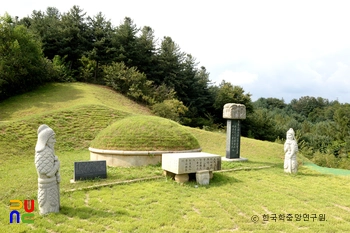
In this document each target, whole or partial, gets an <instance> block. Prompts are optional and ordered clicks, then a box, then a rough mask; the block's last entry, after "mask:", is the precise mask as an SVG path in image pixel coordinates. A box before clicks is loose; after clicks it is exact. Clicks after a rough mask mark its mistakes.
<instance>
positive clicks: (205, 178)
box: [196, 170, 210, 185]
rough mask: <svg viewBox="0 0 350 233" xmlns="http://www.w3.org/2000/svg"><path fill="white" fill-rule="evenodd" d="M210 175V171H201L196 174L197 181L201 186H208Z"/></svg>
mask: <svg viewBox="0 0 350 233" xmlns="http://www.w3.org/2000/svg"><path fill="white" fill-rule="evenodd" d="M209 180H210V174H209V171H208V170H201V171H197V172H196V181H197V183H198V184H200V185H208V184H209Z"/></svg>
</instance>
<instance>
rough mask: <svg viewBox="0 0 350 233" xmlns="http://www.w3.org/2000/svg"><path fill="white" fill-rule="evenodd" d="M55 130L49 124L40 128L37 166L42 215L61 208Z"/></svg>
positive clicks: (36, 158)
mask: <svg viewBox="0 0 350 233" xmlns="http://www.w3.org/2000/svg"><path fill="white" fill-rule="evenodd" d="M55 143H56V139H55V132H54V131H53V130H52V129H51V128H50V127H49V126H47V125H40V126H39V128H38V141H37V143H36V146H35V167H36V170H37V172H38V177H39V178H38V204H39V211H40V214H41V215H44V214H48V213H57V212H59V208H60V188H59V183H60V173H59V168H60V162H59V161H58V158H57V156H55V151H54V144H55Z"/></svg>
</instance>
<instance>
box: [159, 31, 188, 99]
mask: <svg viewBox="0 0 350 233" xmlns="http://www.w3.org/2000/svg"><path fill="white" fill-rule="evenodd" d="M185 56H186V54H185V53H183V52H181V51H180V47H179V46H178V45H177V44H176V43H175V42H174V41H173V40H172V39H171V37H164V38H163V40H162V42H161V45H160V48H159V50H158V54H157V60H158V62H159V76H157V77H154V78H152V80H153V81H154V83H155V85H160V84H162V83H165V85H167V86H168V87H170V88H173V89H174V90H175V91H176V93H177V94H178V95H179V92H182V90H181V88H182V87H183V84H182V81H183V79H182V77H181V75H182V73H181V72H182V70H183V65H182V64H183V62H184V60H185ZM180 95H181V94H180Z"/></svg>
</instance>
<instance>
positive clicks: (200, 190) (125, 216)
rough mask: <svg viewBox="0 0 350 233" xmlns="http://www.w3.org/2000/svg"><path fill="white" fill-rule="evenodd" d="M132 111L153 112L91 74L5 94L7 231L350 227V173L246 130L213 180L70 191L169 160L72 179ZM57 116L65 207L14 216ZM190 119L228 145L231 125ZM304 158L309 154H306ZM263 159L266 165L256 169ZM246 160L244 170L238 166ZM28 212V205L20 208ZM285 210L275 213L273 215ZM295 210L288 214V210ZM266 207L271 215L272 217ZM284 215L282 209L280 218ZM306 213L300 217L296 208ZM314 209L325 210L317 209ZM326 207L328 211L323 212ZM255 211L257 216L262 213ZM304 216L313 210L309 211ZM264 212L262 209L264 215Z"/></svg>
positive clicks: (1, 176)
mask: <svg viewBox="0 0 350 233" xmlns="http://www.w3.org/2000/svg"><path fill="white" fill-rule="evenodd" d="M131 115H150V112H149V110H148V109H147V108H145V107H142V106H140V105H137V104H136V103H134V102H132V101H130V100H128V99H126V98H125V97H123V96H121V95H119V94H117V93H114V92H113V91H111V90H109V89H107V88H104V87H101V86H96V85H88V84H82V83H73V84H49V85H47V86H45V87H43V88H39V89H38V90H36V91H34V92H31V93H28V94H25V95H22V96H18V97H14V98H11V99H9V100H7V101H4V102H2V103H0V118H1V121H2V122H1V123H0V216H1V220H0V231H2V232H266V231H269V232H346V231H349V230H350V226H349V225H350V223H349V222H350V194H349V187H350V178H349V176H333V175H325V174H320V173H317V172H315V171H312V170H309V169H308V168H306V167H303V166H301V167H300V169H299V172H298V174H297V175H288V174H284V172H283V158H284V155H283V145H280V144H277V143H271V142H263V141H257V140H253V139H248V138H242V141H241V156H242V157H246V158H248V159H249V161H248V162H244V163H227V162H223V164H222V167H223V169H235V170H232V171H229V172H224V173H215V174H214V178H213V180H211V182H210V185H209V186H205V187H202V186H199V187H198V186H196V184H195V182H189V183H187V184H185V185H179V184H177V183H175V182H174V181H172V180H170V179H167V178H160V179H157V180H153V181H144V182H137V183H131V184H125V185H114V186H113V185H109V186H107V187H103V188H97V189H87V190H85V191H70V190H71V189H74V188H86V187H88V186H91V185H99V184H108V183H112V182H116V181H123V180H129V179H136V178H144V177H153V176H160V175H161V173H162V170H161V166H160V165H158V166H145V167H139V168H110V167H109V168H108V179H105V180H98V179H97V180H93V181H86V182H79V183H76V184H71V183H70V182H69V180H70V179H72V177H73V164H74V161H81V160H89V152H88V150H87V148H88V146H89V144H90V142H91V140H92V139H93V138H94V137H95V136H96V135H97V134H98V132H100V131H101V130H102V129H104V128H105V127H107V126H108V125H111V124H112V123H113V122H116V121H118V120H121V119H125V118H126V117H129V116H131ZM42 123H45V124H48V125H49V126H50V127H52V128H53V129H54V130H55V132H56V134H57V137H56V138H57V144H56V146H55V149H56V155H57V156H58V157H59V159H60V162H61V168H60V173H61V184H60V188H61V206H62V209H61V211H60V213H58V214H50V215H48V216H40V215H39V214H38V206H37V202H35V204H36V206H35V222H34V223H33V224H23V223H20V224H9V213H10V210H9V200H11V199H19V200H24V199H35V201H36V195H37V174H36V170H35V166H34V147H35V143H36V137H37V135H36V130H37V127H38V126H39V125H40V124H42ZM186 129H187V130H188V131H189V132H190V133H192V135H194V136H195V137H196V138H197V140H198V142H199V144H200V146H201V147H202V149H203V151H205V152H209V153H215V154H219V155H222V156H224V155H225V147H226V145H225V143H226V135H225V134H222V133H214V132H206V131H203V130H199V129H192V128H188V127H186ZM299 162H300V163H302V159H300V157H299ZM259 167H264V168H263V169H255V168H259ZM238 169H241V170H238ZM20 212H21V213H23V210H22V211H20ZM273 214H276V216H277V219H276V221H275V220H273V219H271V217H273ZM287 214H291V215H293V219H292V220H291V221H288V220H287V218H286V217H285V218H283V220H282V217H283V215H284V216H286V215H287ZM263 215H265V216H264V217H265V218H267V215H269V219H268V220H267V219H265V220H266V221H264V220H263ZM279 215H280V217H281V218H279ZM296 215H302V216H303V217H302V218H301V219H300V221H297V219H296V218H295V217H296ZM307 215H309V216H312V215H315V216H317V218H316V219H311V218H309V221H306V219H307V218H306V217H307ZM320 215H325V216H326V219H325V221H320V219H319V217H320ZM252 216H255V217H254V218H253V219H254V220H257V222H253V221H252V220H251V219H252ZM304 216H305V218H304ZM256 217H258V218H259V219H257V218H256Z"/></svg>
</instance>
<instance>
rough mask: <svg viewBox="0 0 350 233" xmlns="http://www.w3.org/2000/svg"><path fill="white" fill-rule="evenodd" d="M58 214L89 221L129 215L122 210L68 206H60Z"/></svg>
mask: <svg viewBox="0 0 350 233" xmlns="http://www.w3.org/2000/svg"><path fill="white" fill-rule="evenodd" d="M60 214H63V215H65V216H67V217H70V218H80V219H89V218H91V217H101V218H110V217H111V216H114V217H117V216H122V215H129V214H128V212H127V211H124V210H117V211H103V210H97V209H94V208H91V207H86V206H84V207H78V208H75V207H70V206H61V209H60Z"/></svg>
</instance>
